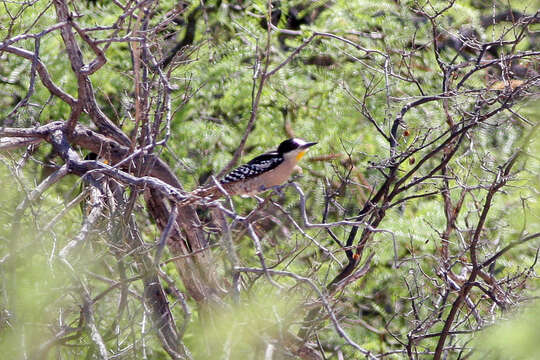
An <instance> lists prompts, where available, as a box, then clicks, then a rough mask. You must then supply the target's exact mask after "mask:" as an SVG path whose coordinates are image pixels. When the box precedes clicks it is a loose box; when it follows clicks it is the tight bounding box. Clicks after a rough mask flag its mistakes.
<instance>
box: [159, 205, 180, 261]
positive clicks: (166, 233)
mask: <svg viewBox="0 0 540 360" xmlns="http://www.w3.org/2000/svg"><path fill="white" fill-rule="evenodd" d="M177 216H178V211H177V209H176V203H175V204H173V206H172V209H171V213H170V214H169V220H168V221H167V225H166V226H165V229H163V231H162V232H161V237H160V238H159V242H158V244H157V249H156V256H155V257H154V265H156V266H159V259H161V254H162V253H163V249H164V248H165V245H166V244H167V239H168V238H169V235H170V234H171V230H172V228H173V226H174V224H176V217H177Z"/></svg>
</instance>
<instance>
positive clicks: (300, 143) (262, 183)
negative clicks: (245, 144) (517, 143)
mask: <svg viewBox="0 0 540 360" xmlns="http://www.w3.org/2000/svg"><path fill="white" fill-rule="evenodd" d="M316 144H317V143H316V142H308V141H305V140H302V139H299V138H290V139H287V140H285V141H283V142H281V143H280V144H279V146H278V147H277V149H276V150H274V151H270V152H267V153H264V154H262V155H259V156H257V157H255V158H253V159H252V160H250V161H249V162H248V163H246V164H244V165H241V166H239V167H237V168H236V169H234V170H232V171H231V172H229V173H228V174H227V175H225V176H224V177H223V178H222V179H220V180H218V183H219V186H218V185H211V186H207V187H202V188H199V189H196V190H194V191H192V192H191V195H192V196H190V198H189V199H188V200H187V203H194V202H196V201H198V200H199V199H202V198H204V199H205V200H208V201H213V200H216V199H218V198H220V197H221V196H224V195H225V194H226V195H229V196H233V195H240V196H242V197H250V196H256V195H257V194H259V193H262V192H264V191H267V190H270V189H275V188H277V187H279V186H280V185H282V184H283V183H285V181H287V180H288V179H289V177H290V176H291V174H292V172H293V171H294V169H295V167H296V166H297V164H298V162H299V161H300V159H302V157H303V156H304V155H305V154H306V152H307V151H308V149H309V148H310V147H312V146H313V145H316Z"/></svg>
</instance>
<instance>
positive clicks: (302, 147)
mask: <svg viewBox="0 0 540 360" xmlns="http://www.w3.org/2000/svg"><path fill="white" fill-rule="evenodd" d="M313 145H317V143H316V142H308V143H305V144H304V145H302V146H301V147H300V148H301V149H307V148H309V147H312V146H313Z"/></svg>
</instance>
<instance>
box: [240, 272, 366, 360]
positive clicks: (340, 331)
mask: <svg viewBox="0 0 540 360" xmlns="http://www.w3.org/2000/svg"><path fill="white" fill-rule="evenodd" d="M236 270H237V271H240V272H251V273H256V274H264V270H263V269H256V268H247V267H237V268H236ZM267 271H268V273H269V274H271V275H278V276H288V277H291V278H293V279H295V280H298V281H300V282H304V283H306V284H308V285H309V286H310V287H311V288H312V289H313V290H315V292H316V293H317V295H318V296H319V299H320V301H321V303H322V304H323V307H324V308H325V310H326V311H327V312H328V315H329V316H330V320H331V321H332V324H333V325H334V328H335V329H336V332H337V333H338V335H339V336H340V337H342V338H343V339H344V340H345V341H346V342H347V344H349V345H351V346H352V347H354V348H355V349H356V350H358V351H360V352H361V353H362V354H364V355H365V356H366V357H368V358H369V359H375V357H374V356H373V354H372V353H371V351H368V350H366V349H364V348H363V347H361V346H360V345H358V344H357V343H355V342H354V341H353V340H352V339H351V338H350V337H349V335H348V334H347V333H346V332H345V330H343V328H342V327H341V325H340V324H339V321H338V320H337V318H336V315H335V313H334V311H333V310H332V308H331V307H330V304H329V302H328V300H327V299H326V296H325V295H324V294H323V292H322V291H321V289H319V287H318V286H317V285H315V283H314V282H313V281H312V280H311V279H309V278H306V277H303V276H300V275H297V274H295V273H293V272H288V271H279V270H271V269H268V270H267Z"/></svg>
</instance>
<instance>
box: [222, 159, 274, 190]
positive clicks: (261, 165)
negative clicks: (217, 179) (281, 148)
mask: <svg viewBox="0 0 540 360" xmlns="http://www.w3.org/2000/svg"><path fill="white" fill-rule="evenodd" d="M282 162H283V157H282V156H280V155H279V154H278V153H277V152H270V153H266V154H262V155H260V156H257V157H256V158H254V159H252V160H251V161H250V162H248V163H247V164H245V165H242V166H240V167H237V168H236V169H234V170H233V171H231V172H230V173H228V174H227V175H226V176H225V177H224V178H223V179H222V180H221V183H222V184H227V183H232V182H236V181H240V180H244V179H249V178H252V177H254V176H257V175H259V174H262V173H264V172H266V171H269V170H272V169H274V168H275V167H276V166H278V165H279V164H281V163H282Z"/></svg>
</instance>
